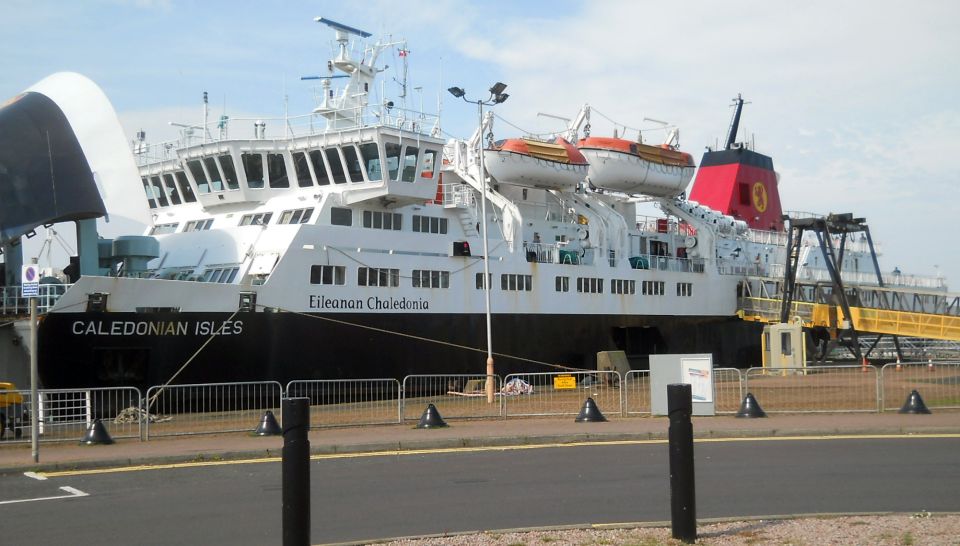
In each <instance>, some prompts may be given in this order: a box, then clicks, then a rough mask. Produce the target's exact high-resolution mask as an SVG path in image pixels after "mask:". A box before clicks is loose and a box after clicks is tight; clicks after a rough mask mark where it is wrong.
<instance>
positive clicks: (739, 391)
mask: <svg viewBox="0 0 960 546" xmlns="http://www.w3.org/2000/svg"><path fill="white" fill-rule="evenodd" d="M744 394H745V393H744V392H743V374H742V373H740V370H738V369H737V368H714V369H713V407H714V411H715V412H716V413H718V414H725V413H737V412H738V411H740V403H741V402H742V401H743V396H744Z"/></svg>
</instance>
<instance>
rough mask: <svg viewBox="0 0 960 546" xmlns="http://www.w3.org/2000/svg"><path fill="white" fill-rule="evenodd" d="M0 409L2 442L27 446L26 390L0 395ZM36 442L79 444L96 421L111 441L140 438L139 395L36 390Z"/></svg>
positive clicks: (123, 390)
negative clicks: (0, 404) (0, 401)
mask: <svg viewBox="0 0 960 546" xmlns="http://www.w3.org/2000/svg"><path fill="white" fill-rule="evenodd" d="M3 394H4V398H5V400H6V401H7V402H10V401H13V400H19V402H16V403H12V404H9V405H7V406H6V407H5V408H0V414H3V417H4V418H5V419H6V423H5V425H6V426H5V427H4V428H6V430H5V432H4V434H3V436H2V437H0V441H2V442H24V443H25V442H30V441H31V439H32V437H33V417H32V414H31V408H32V407H33V404H32V397H31V394H30V390H29V389H27V390H19V391H3ZM37 396H38V410H39V416H40V418H39V423H38V427H37V428H38V430H39V434H40V435H39V437H38V438H37V439H38V441H40V442H63V441H68V442H77V441H80V440H81V439H82V438H83V437H84V434H85V433H86V431H87V430H88V429H89V428H90V425H91V424H92V423H93V422H94V421H95V420H100V421H101V423H102V424H103V425H104V426H105V427H106V428H107V430H108V434H110V436H111V437H112V438H137V439H139V438H140V437H141V436H140V427H141V423H142V420H141V418H140V410H139V408H140V403H141V396H140V391H139V390H138V389H136V388H134V387H101V388H89V389H40V390H38V391H37Z"/></svg>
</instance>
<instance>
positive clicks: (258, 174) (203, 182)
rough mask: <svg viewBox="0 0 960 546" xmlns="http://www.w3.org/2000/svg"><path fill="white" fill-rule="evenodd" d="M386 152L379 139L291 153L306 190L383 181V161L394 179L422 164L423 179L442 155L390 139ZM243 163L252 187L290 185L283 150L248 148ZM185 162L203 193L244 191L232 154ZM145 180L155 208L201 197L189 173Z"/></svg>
mask: <svg viewBox="0 0 960 546" xmlns="http://www.w3.org/2000/svg"><path fill="white" fill-rule="evenodd" d="M383 151H384V158H385V161H381V158H380V149H379V147H378V146H377V144H376V143H375V142H370V143H367V144H361V145H359V146H356V145H352V144H350V145H345V146H342V147H330V148H325V149H321V150H310V151H309V152H292V153H291V156H290V157H291V159H292V164H293V167H294V174H295V175H296V180H297V185H298V186H299V187H301V188H305V187H311V186H314V185H319V186H326V185H329V184H331V183H333V184H346V183H347V182H364V181H365V180H366V181H370V182H377V181H380V180H383V174H384V173H383V170H384V165H385V166H386V170H387V177H388V179H389V180H395V181H401V182H413V181H414V180H416V177H417V174H418V167H419V175H420V176H421V177H423V178H433V176H434V171H435V170H436V164H437V157H438V154H437V151H436V150H424V151H423V153H422V154H421V153H420V152H421V151H420V149H419V148H418V147H416V146H409V145H407V146H401V145H400V144H395V143H390V142H387V143H384V148H383ZM240 162H241V166H242V168H243V173H244V175H245V176H246V179H247V187H248V188H250V189H262V188H264V187H266V186H269V187H270V188H275V189H282V188H289V187H290V176H289V175H288V173H287V162H286V158H285V154H284V153H280V152H278V153H257V152H243V153H241V154H240ZM186 166H187V170H188V171H189V172H190V176H192V177H193V180H194V182H195V183H196V188H197V191H198V192H199V193H201V194H207V193H214V192H222V191H224V190H225V189H226V190H238V189H240V181H239V178H238V176H237V168H236V165H235V164H234V160H233V156H232V155H231V154H229V153H224V154H220V155H217V156H208V157H202V158H197V159H190V160H188V161H187V162H186ZM141 181H142V182H143V189H144V191H145V192H146V194H147V200H148V202H149V205H150V208H152V209H153V208H157V207H166V206H170V205H179V204H181V203H183V202H187V203H193V202H195V201H196V200H197V198H196V196H195V195H194V193H193V187H192V186H191V185H190V182H189V181H188V179H187V176H186V174H185V173H184V171H175V172H173V173H166V174H163V175H152V176H150V177H142V178H141Z"/></svg>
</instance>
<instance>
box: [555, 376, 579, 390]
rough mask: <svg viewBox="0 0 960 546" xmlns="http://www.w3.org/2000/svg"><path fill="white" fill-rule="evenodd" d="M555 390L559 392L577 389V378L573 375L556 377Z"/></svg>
mask: <svg viewBox="0 0 960 546" xmlns="http://www.w3.org/2000/svg"><path fill="white" fill-rule="evenodd" d="M553 388H554V389H557V390H563V389H575V388H577V378H576V377H574V376H572V375H556V376H554V377H553Z"/></svg>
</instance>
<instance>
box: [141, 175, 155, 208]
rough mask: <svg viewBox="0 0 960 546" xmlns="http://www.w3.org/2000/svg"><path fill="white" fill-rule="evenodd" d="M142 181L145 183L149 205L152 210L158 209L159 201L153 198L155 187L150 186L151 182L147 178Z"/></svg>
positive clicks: (144, 189) (144, 191) (142, 178)
mask: <svg viewBox="0 0 960 546" xmlns="http://www.w3.org/2000/svg"><path fill="white" fill-rule="evenodd" d="M140 181H141V182H142V183H143V193H145V194H146V195H147V204H148V205H150V208H152V209H155V208H157V200H156V198H155V197H154V196H153V186H151V185H150V182H149V181H148V180H147V179H146V177H141V178H140Z"/></svg>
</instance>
